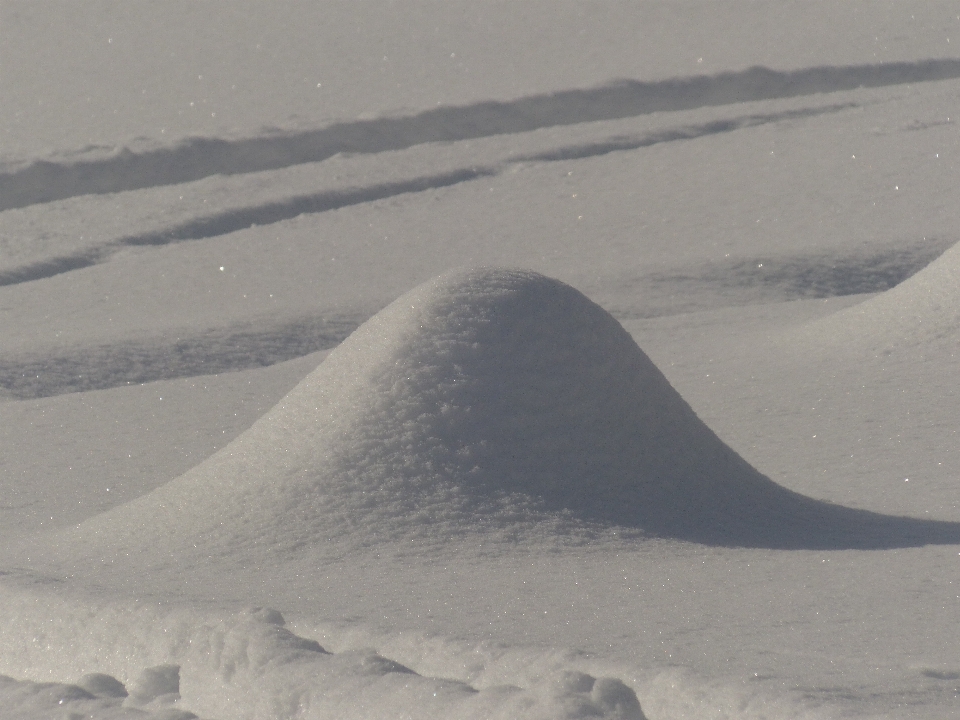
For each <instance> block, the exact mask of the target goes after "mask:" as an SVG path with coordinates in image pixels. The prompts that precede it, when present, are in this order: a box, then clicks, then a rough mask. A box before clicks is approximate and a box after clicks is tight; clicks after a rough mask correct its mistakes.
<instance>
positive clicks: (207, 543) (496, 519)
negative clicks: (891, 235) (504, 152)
mask: <svg viewBox="0 0 960 720" xmlns="http://www.w3.org/2000/svg"><path fill="white" fill-rule="evenodd" d="M477 534H482V535H485V536H486V537H487V539H488V540H489V541H493V540H498V539H499V540H505V541H511V540H514V539H516V538H517V537H525V538H528V539H532V538H535V537H538V536H539V537H544V536H546V537H548V538H552V539H554V540H561V541H564V542H570V541H572V542H588V541H589V540H590V538H596V537H599V536H602V537H603V538H605V539H607V540H609V539H611V538H613V537H615V536H616V535H618V534H619V536H620V537H621V538H623V537H625V536H627V537H629V536H631V535H633V536H649V535H659V536H669V537H675V538H679V539H685V540H694V541H698V542H706V543H711V544H722V545H741V546H759V547H784V548H790V547H793V548H849V547H898V546H903V545H916V544H926V543H931V542H947V541H950V542H956V541H958V540H960V529H958V526H957V525H955V524H951V523H936V522H927V521H920V520H912V519H907V518H895V517H886V516H881V515H876V514H872V513H868V512H865V511H860V510H851V509H847V508H843V507H840V506H836V505H830V504H827V503H823V502H819V501H815V500H812V499H810V498H806V497H804V496H801V495H798V494H796V493H793V492H791V491H789V490H786V489H784V488H782V487H780V486H778V485H776V484H775V483H773V482H772V481H770V480H769V479H767V478H766V477H764V476H762V475H761V474H760V473H758V472H757V471H755V470H754V469H753V468H752V467H750V466H749V465H748V464H747V463H746V462H745V461H744V460H743V459H741V458H740V457H739V456H738V455H737V454H736V453H735V452H734V451H733V450H731V449H730V448H729V447H727V446H726V445H725V444H724V443H722V442H721V441H720V440H719V439H718V438H717V437H716V435H714V433H713V432H712V431H711V430H710V429H709V428H707V427H706V425H704V424H703V423H702V422H701V421H700V420H699V419H698V418H697V417H696V415H695V414H694V412H693V411H692V410H691V408H690V407H689V406H688V405H687V403H686V402H684V400H683V399H682V398H681V397H680V396H679V395H678V394H677V393H676V392H675V391H674V390H673V388H672V387H671V386H670V384H669V383H668V382H667V380H666V379H665V378H664V376H663V375H662V374H661V373H660V372H659V371H658V370H657V368H656V367H655V366H654V365H653V363H652V362H651V361H650V360H649V359H648V358H647V356H646V355H645V354H644V353H643V352H642V351H641V350H640V349H639V348H638V347H637V345H636V343H635V342H634V341H633V339H632V338H631V337H630V335H629V334H628V333H627V332H626V331H625V330H623V328H622V327H621V326H620V325H619V323H618V322H617V321H616V320H615V319H614V318H613V317H611V316H610V315H609V314H608V313H607V312H606V311H604V310H603V309H602V308H600V307H599V306H597V305H596V304H594V303H593V302H591V301H590V300H588V299H587V298H586V297H584V296H583V295H582V294H581V293H580V292H578V291H577V290H575V289H573V288H571V287H569V286H568V285H565V284H563V283H561V282H559V281H556V280H552V279H549V278H546V277H543V276H541V275H538V274H536V273H532V272H525V271H515V270H497V269H478V270H467V271H456V272H452V273H448V274H445V275H443V276H441V277H439V278H437V279H434V280H432V281H429V282H427V283H425V284H423V285H421V286H420V287H418V288H416V289H414V290H413V291H411V292H409V293H407V294H406V295H404V296H402V297H401V298H400V299H398V300H397V301H395V302H394V303H393V304H391V305H390V306H389V307H387V308H385V309H384V310H383V311H381V312H380V313H379V314H377V315H376V316H375V317H373V318H372V319H370V320H369V321H368V322H367V323H365V324H364V325H363V326H361V327H360V328H359V329H358V330H357V331H356V332H355V333H354V334H353V335H352V336H351V337H350V338H349V339H348V340H346V341H345V342H344V343H343V344H342V345H341V346H340V347H338V348H337V349H336V350H335V351H334V352H332V353H331V354H330V355H329V356H328V358H327V359H326V360H325V361H324V362H323V363H322V364H321V365H320V366H319V367H318V368H317V369H316V370H315V371H314V372H313V373H311V374H310V375H309V376H308V377H307V378H305V379H304V380H303V381H302V382H301V383H300V384H299V385H298V386H297V387H296V388H294V389H293V390H292V391H291V392H290V393H289V394H288V395H287V396H285V397H284V399H283V400H282V401H281V402H280V403H279V404H278V405H277V406H275V407H274V408H273V409H272V410H271V411H270V412H268V413H267V414H266V415H265V416H264V417H262V418H261V419H260V420H258V421H257V423H256V424H255V425H254V426H253V427H252V428H250V429H249V430H248V431H247V432H245V433H243V434H242V435H241V436H239V437H238V438H237V439H236V440H235V441H234V442H232V443H230V444H229V445H227V446H226V447H224V448H223V449H222V450H220V451H219V452H218V453H216V454H215V455H213V456H211V457H210V458H208V459H207V460H206V461H204V462H203V463H201V464H200V465H198V466H196V467H195V468H193V469H191V470H190V471H188V472H187V473H185V474H184V475H183V476H181V477H180V478H178V479H176V480H174V481H172V482H170V483H168V484H166V485H164V486H162V487H160V488H158V489H157V490H155V491H154V492H152V493H150V494H148V495H146V496H143V497H141V498H138V499H136V500H134V501H132V502H130V503H128V504H126V505H123V506H119V507H116V508H113V509H112V510H110V511H108V512H106V513H104V514H103V515H100V516H97V517H94V518H92V519H90V520H88V521H86V522H84V523H82V524H81V525H79V526H78V527H77V528H75V529H71V530H68V531H66V532H65V533H63V534H61V535H60V537H59V540H58V541H55V542H54V544H53V545H54V548H55V552H56V553H57V554H59V555H60V556H68V557H74V556H75V555H76V553H78V552H79V553H81V554H82V555H84V556H85V557H88V558H89V556H90V553H93V555H94V557H95V558H97V559H99V560H100V561H101V562H111V563H112V562H127V561H129V560H134V561H135V562H141V561H142V562H145V563H147V564H149V565H156V563H158V562H165V559H170V560H172V561H173V562H176V563H182V562H184V561H186V560H187V559H188V558H190V557H194V558H197V559H200V558H202V559H203V561H204V562H206V561H207V560H208V559H209V558H217V557H226V556H231V555H233V556H237V555H238V554H242V553H246V552H254V553H262V552H266V551H269V552H271V553H274V555H273V556H272V557H274V558H277V557H282V556H283V554H284V553H292V552H298V551H299V550H300V549H302V548H304V547H310V548H314V549H316V548H322V547H324V546H329V547H333V546H334V545H336V546H337V547H338V548H340V550H341V551H342V550H343V549H344V548H345V547H346V548H348V549H361V548H363V547H367V548H371V547H382V546H384V545H385V544H389V543H399V542H401V541H403V542H408V541H410V540H416V541H417V543H418V547H421V548H424V547H430V546H440V545H442V544H445V543H447V542H449V541H450V540H451V539H455V538H460V539H463V538H465V537H470V536H475V535H477ZM158 547H162V548H163V551H162V555H160V556H157V555H156V548H158ZM31 550H32V552H34V553H36V552H37V548H36V547H33V548H32V549H31ZM276 553H280V554H279V555H277V554H276Z"/></svg>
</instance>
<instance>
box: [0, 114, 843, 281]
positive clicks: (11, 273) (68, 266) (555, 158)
mask: <svg viewBox="0 0 960 720" xmlns="http://www.w3.org/2000/svg"><path fill="white" fill-rule="evenodd" d="M852 107H857V106H856V104H854V103H844V104H840V105H829V106H826V107H818V108H805V109H802V110H791V111H787V112H783V113H772V114H762V115H747V116H744V117H738V118H731V119H727V120H717V121H713V122H709V123H703V124H699V125H690V126H685V127H680V128H674V129H671V130H666V131H662V132H656V133H651V134H648V135H642V136H639V137H638V136H624V137H615V138H612V139H610V140H607V141H604V142H597V143H586V144H582V145H570V146H566V147H562V148H557V149H554V150H551V151H548V152H544V153H539V154H535V155H519V156H514V157H511V158H509V159H508V160H507V161H505V162H503V163H501V164H500V165H498V166H494V165H491V166H488V167H470V168H462V169H458V170H453V171H450V172H447V173H442V174H438V175H431V176H424V177H416V178H412V179H409V180H403V181H396V182H391V183H381V184H376V185H370V186H367V187H362V188H345V189H340V190H331V191H326V192H322V193H316V194H312V195H296V196H293V197H290V198H287V199H284V200H281V201H274V202H268V203H262V204H259V205H249V206H246V207H238V208H231V209H229V210H225V211H221V212H218V213H213V214H211V215H208V216H205V217H204V216H201V217H197V218H194V219H192V220H189V221H187V222H183V223H180V224H177V225H172V226H170V227H167V228H164V229H162V230H154V231H151V232H146V233H142V234H139V235H128V236H125V237H121V238H118V239H114V240H111V241H109V242H106V243H104V244H103V245H100V246H99V247H94V248H85V249H84V250H81V251H78V252H75V253H72V254H69V255H62V256H59V257H53V258H47V259H45V260H40V261H35V262H32V263H27V264H24V265H21V266H20V267H15V268H11V269H8V270H4V271H0V286H4V285H16V284H19V283H23V282H31V281H33V280H42V279H44V278H48V277H53V276H55V275H60V274H63V273H66V272H70V271H72V270H81V269H83V268H85V267H91V266H93V265H97V264H99V263H102V262H105V261H107V260H109V259H110V257H111V256H112V255H113V254H114V253H115V252H117V251H118V250H120V249H121V248H123V247H129V246H145V245H168V244H171V243H175V242H183V241H186V240H203V239H205V238H211V237H217V236H219V235H226V234H228V233H231V232H235V231H237V230H243V229H245V228H248V227H252V226H254V225H269V224H272V223H277V222H282V221H283V220H289V219H291V218H294V217H297V216H298V215H302V214H305V213H320V212H327V211H329V210H337V209H339V208H343V207H349V206H351V205H359V204H361V203H365V202H374V201H376V200H384V199H386V198H389V197H394V196H396V195H402V194H405V193H416V192H423V191H426V190H432V189H437V188H442V187H449V186H452V185H456V184H459V183H461V182H469V181H471V180H477V179H479V178H482V177H493V176H496V175H498V174H500V173H501V172H503V170H504V168H505V167H508V166H509V165H511V164H516V163H524V162H559V161H564V160H579V159H584V158H589V157H597V156H600V155H606V154H608V153H612V152H622V151H629V150H637V149H640V148H644V147H650V146H652V145H658V144H660V143H667V142H678V141H681V140H695V139H697V138H701V137H706V136H709V135H716V134H719V133H726V132H734V131H736V130H742V129H745V128H751V127H756V126H758V125H766V124H768V123H775V122H781V121H784V120H793V119H801V118H806V117H814V116H817V115H822V114H825V113H831V112H840V111H842V110H846V109H848V108H852Z"/></svg>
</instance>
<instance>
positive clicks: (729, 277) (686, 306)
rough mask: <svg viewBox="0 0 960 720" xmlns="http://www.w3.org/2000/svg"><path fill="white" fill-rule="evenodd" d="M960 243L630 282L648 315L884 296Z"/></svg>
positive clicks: (740, 264)
mask: <svg viewBox="0 0 960 720" xmlns="http://www.w3.org/2000/svg"><path fill="white" fill-rule="evenodd" d="M955 243H956V238H925V239H924V240H922V241H918V242H912V243H907V242H901V243H898V244H897V245H895V246H888V247H882V248H874V249H872V251H870V252H864V251H860V252H857V253H853V254H840V253H827V252H821V253H809V254H805V255H790V256H780V257H753V258H730V259H729V260H725V261H723V262H716V263H709V264H706V265H700V266H697V267H690V268H688V269H684V270H679V271H675V272H658V273H651V274H649V275H643V276H638V277H634V278H630V279H628V280H626V281H625V284H627V285H630V286H636V287H637V288H642V291H643V294H644V297H645V298H646V303H645V305H644V308H643V312H642V313H640V316H642V317H658V316H663V315H671V314H677V313H683V312H696V311H698V310H706V309H709V308H714V307H724V306H726V307H730V306H736V305H752V304H756V303H769V302H785V301H791V300H811V299H817V298H830V297H843V296H846V295H861V294H867V293H880V292H885V291H886V290H889V289H891V288H892V287H895V286H896V285H899V284H900V283H901V282H903V281H904V280H906V279H907V278H909V277H911V276H913V275H914V274H916V273H917V272H919V271H920V270H922V269H923V268H925V267H927V265H929V264H930V263H932V262H933V261H934V260H936V259H937V258H939V257H940V256H941V255H943V253H944V252H946V251H947V250H948V249H949V248H951V247H952V246H953V245H954V244H955ZM610 311H611V313H613V314H614V316H616V317H618V318H621V319H623V318H626V317H637V316H638V314H637V312H636V310H630V311H620V310H619V309H618V308H616V307H611V309H610Z"/></svg>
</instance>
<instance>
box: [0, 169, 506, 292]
mask: <svg viewBox="0 0 960 720" xmlns="http://www.w3.org/2000/svg"><path fill="white" fill-rule="evenodd" d="M493 172H494V171H492V170H489V169H482V168H480V169H478V168H465V169H461V170H455V171H453V172H448V173H442V174H439V175H432V176H427V177H417V178H412V179H410V180H402V181H399V182H391V183H382V184H379V185H370V186H367V187H363V188H347V189H343V190H332V191H327V192H321V193H316V194H312V195H298V196H294V197H291V198H287V199H285V200H280V201H275V202H269V203H264V204H262V205H256V206H253V207H241V208H233V209H230V210H226V211H223V212H219V213H215V214H213V215H209V216H206V217H199V218H195V219H192V220H189V221H187V222H185V223H181V224H178V225H174V226H172V227H169V228H165V229H162V230H157V231H153V232H148V233H144V234H140V235H129V236H126V237H121V238H119V239H117V240H113V241H111V242H109V243H105V244H104V245H100V246H99V247H95V248H87V249H84V250H82V251H80V252H77V253H75V254H72V255H63V256H60V257H55V258H50V259H47V260H42V261H38V262H33V263H29V264H26V265H22V266H20V267H17V268H12V269H10V270H6V271H3V272H0V286H2V285H16V284H18V283H22V282H30V281H32V280H41V279H43V278H48V277H53V276H54V275H60V274H62V273H65V272H70V271H71V270H80V269H82V268H85V267H90V266H91V265H96V264H98V263H101V262H103V261H105V260H107V259H108V258H109V257H110V256H111V255H113V254H114V253H115V252H117V251H118V250H120V249H121V248H124V247H129V246H138V245H167V244H170V243H175V242H180V241H183V240H200V239H203V238H207V237H216V236H218V235H226V234H227V233H231V232H234V231H236V230H242V229H244V228H248V227H250V226H252V225H269V224H271V223H276V222H280V221H281V220H288V219H290V218H294V217H297V216H298V215H303V214H304V213H320V212H327V211H329V210H336V209H338V208H343V207H349V206H350V205H359V204H361V203H366V202H373V201H375V200H383V199H385V198H389V197H394V196H396V195H402V194H406V193H417V192H423V191H425V190H431V189H435V188H442V187H448V186H450V185H456V184H457V183H461V182H467V181H469V180H476V179H477V178H480V177H484V176H487V175H490V174H493Z"/></svg>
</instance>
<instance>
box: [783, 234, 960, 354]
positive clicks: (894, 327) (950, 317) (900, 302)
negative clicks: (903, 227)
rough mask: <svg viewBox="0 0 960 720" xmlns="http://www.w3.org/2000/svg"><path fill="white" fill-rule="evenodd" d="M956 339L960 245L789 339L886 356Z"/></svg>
mask: <svg viewBox="0 0 960 720" xmlns="http://www.w3.org/2000/svg"><path fill="white" fill-rule="evenodd" d="M958 338H960V244H958V245H954V246H953V247H952V248H950V249H949V250H947V251H946V252H945V253H944V254H943V255H941V256H940V257H939V258H937V259H936V260H934V261H933V262H932V263H930V264H929V265H928V266H927V267H925V268H924V269H923V270H921V271H920V272H918V273H916V274H915V275H913V276H912V277H910V278H908V279H906V280H904V281H903V282H902V283H900V284H899V285H897V286H896V287H894V288H891V289H890V290H887V291H886V292H884V293H881V294H880V295H877V296H876V297H873V298H871V299H869V300H867V301H865V302H863V303H861V304H859V305H855V306H854V307H851V308H847V309H846V310H842V311H841V312H838V313H836V314H835V315H831V316H829V317H827V318H824V319H823V320H819V321H817V322H814V323H812V324H810V325H809V326H807V327H805V328H802V329H801V330H800V331H799V332H798V333H797V334H796V335H795V336H793V337H791V338H790V340H791V341H794V342H805V343H808V344H809V347H810V348H812V349H815V348H822V349H824V350H826V351H828V352H831V353H835V352H836V351H837V350H847V351H851V352H855V353H857V354H861V355H862V354H874V355H887V354H889V353H891V352H894V351H896V350H900V349H908V348H918V347H922V346H927V347H930V348H931V349H932V348H933V347H934V346H938V345H945V346H947V349H948V350H950V351H953V350H955V348H956V343H957V339H958Z"/></svg>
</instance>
